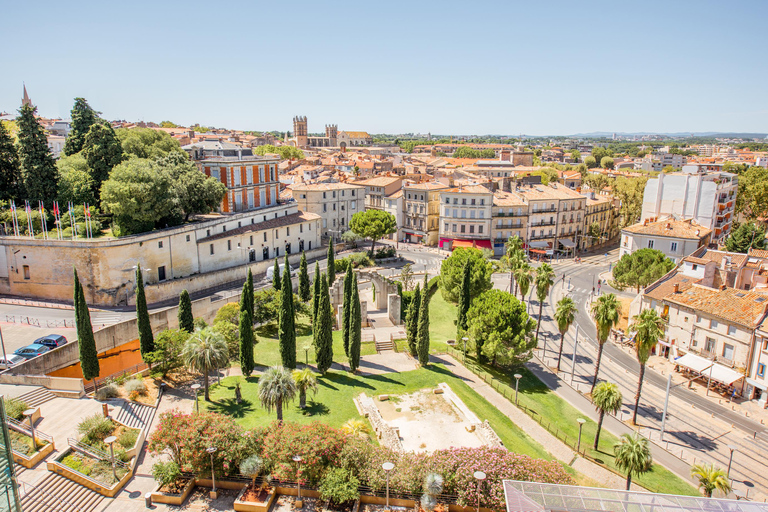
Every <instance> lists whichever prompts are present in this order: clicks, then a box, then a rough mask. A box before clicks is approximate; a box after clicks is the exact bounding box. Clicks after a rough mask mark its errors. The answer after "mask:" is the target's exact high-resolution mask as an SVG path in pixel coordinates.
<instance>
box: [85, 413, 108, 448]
mask: <svg viewBox="0 0 768 512" xmlns="http://www.w3.org/2000/svg"><path fill="white" fill-rule="evenodd" d="M114 430H115V424H114V423H112V420H111V419H109V418H105V417H104V416H102V415H101V413H96V414H94V415H93V416H88V417H87V418H85V419H84V420H83V421H81V422H80V423H79V424H78V425H77V432H78V433H79V434H80V435H82V436H83V442H85V443H86V444H90V443H93V442H94V441H103V440H104V439H105V438H107V437H109V436H110V435H111V434H112V432H113V431H114Z"/></svg>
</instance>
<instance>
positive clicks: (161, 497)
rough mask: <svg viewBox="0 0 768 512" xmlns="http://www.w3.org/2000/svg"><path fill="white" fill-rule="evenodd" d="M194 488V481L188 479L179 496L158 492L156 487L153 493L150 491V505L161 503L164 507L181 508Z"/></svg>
mask: <svg viewBox="0 0 768 512" xmlns="http://www.w3.org/2000/svg"><path fill="white" fill-rule="evenodd" d="M194 488H195V479H194V478H190V479H189V481H187V485H185V486H184V489H182V491H181V494H170V493H166V492H160V486H159V485H158V486H157V487H156V488H155V490H154V491H152V503H163V504H165V505H176V506H181V505H183V504H184V501H186V499H187V497H188V496H189V495H190V493H191V492H192V491H193V490H194Z"/></svg>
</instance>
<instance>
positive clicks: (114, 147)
mask: <svg viewBox="0 0 768 512" xmlns="http://www.w3.org/2000/svg"><path fill="white" fill-rule="evenodd" d="M83 156H84V157H85V161H86V163H87V164H88V169H89V170H90V173H91V179H92V182H93V183H92V186H93V196H94V197H95V198H96V200H98V199H99V197H100V196H101V184H102V183H103V182H105V181H106V180H107V179H109V173H110V172H112V169H113V168H114V167H115V166H116V165H117V164H119V163H120V162H121V161H122V159H123V146H122V145H121V144H120V141H119V140H118V138H117V136H116V135H115V131H114V130H113V129H112V126H111V125H110V124H109V123H106V122H100V123H94V124H93V125H92V126H91V128H90V130H88V133H87V135H86V136H85V144H84V145H83ZM198 172H199V171H198Z"/></svg>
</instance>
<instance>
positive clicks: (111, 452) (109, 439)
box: [104, 436, 117, 482]
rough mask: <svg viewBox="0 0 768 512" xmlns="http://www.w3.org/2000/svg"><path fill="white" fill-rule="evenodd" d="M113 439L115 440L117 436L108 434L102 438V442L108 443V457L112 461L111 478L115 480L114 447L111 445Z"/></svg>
mask: <svg viewBox="0 0 768 512" xmlns="http://www.w3.org/2000/svg"><path fill="white" fill-rule="evenodd" d="M115 441H117V437H115V436H109V437H108V438H106V439H105V440H104V442H105V443H107V444H108V445H109V458H110V461H111V462H112V478H114V479H115V482H117V470H116V469H115V447H114V446H113V444H114V442H115Z"/></svg>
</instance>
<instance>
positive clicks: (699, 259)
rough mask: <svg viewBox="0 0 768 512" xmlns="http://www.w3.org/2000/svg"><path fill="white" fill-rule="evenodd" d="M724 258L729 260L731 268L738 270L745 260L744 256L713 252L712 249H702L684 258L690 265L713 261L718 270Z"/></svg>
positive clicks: (733, 253) (736, 253)
mask: <svg viewBox="0 0 768 512" xmlns="http://www.w3.org/2000/svg"><path fill="white" fill-rule="evenodd" d="M726 256H727V257H730V258H731V265H730V267H731V268H734V267H735V268H739V267H741V266H742V265H743V264H744V262H745V261H746V260H747V255H746V254H741V253H738V252H724V251H715V250H712V249H707V248H704V250H699V251H697V252H694V253H693V254H692V255H691V256H688V257H687V258H685V261H690V262H691V263H700V264H702V265H706V264H707V263H709V262H710V261H713V262H715V263H716V264H717V266H718V268H719V267H720V266H721V265H722V263H723V258H725V257H726Z"/></svg>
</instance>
